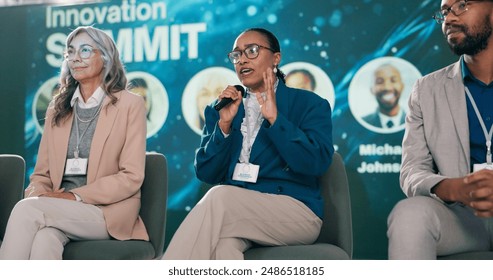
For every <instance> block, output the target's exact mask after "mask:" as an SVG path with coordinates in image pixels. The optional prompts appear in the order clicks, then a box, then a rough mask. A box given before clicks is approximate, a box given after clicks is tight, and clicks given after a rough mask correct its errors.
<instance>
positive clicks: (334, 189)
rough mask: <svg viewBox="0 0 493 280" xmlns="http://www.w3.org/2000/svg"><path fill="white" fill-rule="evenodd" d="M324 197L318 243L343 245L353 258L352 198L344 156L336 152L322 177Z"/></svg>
mask: <svg viewBox="0 0 493 280" xmlns="http://www.w3.org/2000/svg"><path fill="white" fill-rule="evenodd" d="M320 184H321V187H322V197H323V199H324V203H325V205H324V222H323V224H322V229H321V230H320V235H319V237H318V239H317V241H316V242H317V243H330V244H334V245H337V246H338V247H341V248H342V249H343V250H344V251H346V252H347V254H348V255H349V257H350V258H351V257H352V255H353V229H352V217H351V200H350V195H349V184H348V179H347V174H346V168H345V167H344V162H343V160H342V157H341V155H340V154H338V153H337V152H336V153H334V156H333V158H332V164H331V165H330V167H329V169H328V170H327V171H326V172H325V173H324V175H323V176H322V177H321V178H320Z"/></svg>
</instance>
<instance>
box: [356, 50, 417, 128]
mask: <svg viewBox="0 0 493 280" xmlns="http://www.w3.org/2000/svg"><path fill="white" fill-rule="evenodd" d="M420 77H421V73H420V72H419V71H418V69H417V68H416V67H415V66H414V65H413V64H411V63H409V62H408V61H406V60H404V59H402V58H398V57H380V58H377V59H374V60H372V61H370V62H368V63H366V64H365V65H363V67H361V68H360V69H359V70H358V71H357V72H356V74H355V75H354V77H353V79H352V81H351V84H350V85H349V89H348V103H349V108H350V110H351V113H352V114H353V116H354V118H355V119H356V120H357V121H358V122H359V123H360V124H361V125H362V126H364V127H365V128H366V129H368V130H371V131H373V132H377V133H383V134H388V133H394V132H397V131H400V130H402V129H404V122H405V118H406V112H407V101H408V98H409V95H410V93H411V89H412V86H413V84H414V82H415V81H416V80H417V79H418V78H420Z"/></svg>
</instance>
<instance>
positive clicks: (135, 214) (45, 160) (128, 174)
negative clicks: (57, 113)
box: [25, 91, 149, 240]
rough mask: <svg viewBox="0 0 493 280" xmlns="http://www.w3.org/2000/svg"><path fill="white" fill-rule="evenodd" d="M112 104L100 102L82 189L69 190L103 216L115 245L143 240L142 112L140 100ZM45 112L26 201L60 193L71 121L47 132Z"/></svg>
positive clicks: (122, 96) (125, 98)
mask: <svg viewBox="0 0 493 280" xmlns="http://www.w3.org/2000/svg"><path fill="white" fill-rule="evenodd" d="M115 97H117V98H118V101H117V102H116V104H114V105H113V104H111V102H110V101H111V100H110V98H109V97H105V99H104V100H103V108H102V109H101V113H100V116H99V118H98V123H97V125H96V131H95V132H94V137H93V140H92V143H91V150H90V154H89V162H88V168H87V185H85V186H82V187H80V188H77V189H74V190H73V192H74V193H76V194H78V195H79V196H80V197H81V198H82V200H83V202H84V203H89V204H93V205H97V206H99V207H100V208H101V209H102V210H103V214H104V217H105V220H106V225H107V228H108V232H109V234H110V235H111V236H112V237H114V238H116V239H119V240H127V239H141V240H149V236H148V235H147V231H146V229H145V226H144V223H143V222H142V220H141V218H140V217H139V210H140V187H141V185H142V182H143V180H144V168H145V153H146V108H145V103H144V100H143V98H142V97H140V96H138V95H135V94H132V93H130V92H128V91H121V92H118V93H116V95H115ZM53 113H54V110H53V108H49V109H48V111H47V115H46V123H45V129H44V132H43V136H42V137H41V143H40V145H39V151H38V158H37V162H36V166H35V168H34V173H33V174H32V175H31V178H30V179H31V180H30V184H29V186H28V188H27V189H26V192H25V195H26V197H31V196H39V195H40V194H42V193H45V192H52V191H56V190H58V189H60V185H61V182H62V177H63V174H64V169H65V161H66V158H67V149H68V140H69V136H70V131H71V127H72V121H73V117H72V116H69V117H68V118H66V119H65V120H64V121H62V123H61V124H60V126H54V127H52V125H51V124H52V116H53Z"/></svg>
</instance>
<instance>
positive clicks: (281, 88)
mask: <svg viewBox="0 0 493 280" xmlns="http://www.w3.org/2000/svg"><path fill="white" fill-rule="evenodd" d="M287 91H288V88H287V87H286V85H285V84H284V83H283V82H282V81H279V84H278V85H277V91H276V104H277V112H278V115H280V114H282V115H284V116H288V111H289V110H288V108H289V95H288V93H287ZM269 125H270V124H269V122H268V121H267V120H264V121H263V122H262V125H261V126H260V130H259V132H258V135H257V137H256V138H255V142H254V143H253V147H252V153H251V154H250V162H253V161H254V160H255V159H256V158H257V157H259V156H260V155H261V154H262V152H263V151H264V150H265V149H267V148H268V147H269V146H270V145H272V142H271V140H270V138H269V137H268V136H267V134H266V131H265V129H263V128H264V127H268V126H269Z"/></svg>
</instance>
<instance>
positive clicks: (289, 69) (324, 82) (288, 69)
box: [281, 62, 335, 111]
mask: <svg viewBox="0 0 493 280" xmlns="http://www.w3.org/2000/svg"><path fill="white" fill-rule="evenodd" d="M281 71H282V72H284V74H286V85H287V86H288V87H292V88H301V89H306V90H309V91H313V92H314V93H316V94H317V95H319V96H320V97H322V98H324V99H326V100H327V101H329V104H330V107H331V108H332V111H333V110H334V105H335V104H334V103H335V93H334V85H333V84H332V81H331V80H330V78H329V76H327V74H326V73H325V72H324V70H322V69H321V68H320V67H318V66H316V65H313V64H311V63H307V62H292V63H288V64H286V65H284V66H281Z"/></svg>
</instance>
